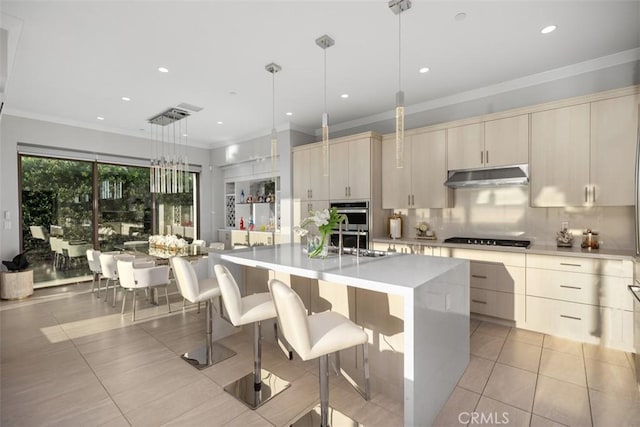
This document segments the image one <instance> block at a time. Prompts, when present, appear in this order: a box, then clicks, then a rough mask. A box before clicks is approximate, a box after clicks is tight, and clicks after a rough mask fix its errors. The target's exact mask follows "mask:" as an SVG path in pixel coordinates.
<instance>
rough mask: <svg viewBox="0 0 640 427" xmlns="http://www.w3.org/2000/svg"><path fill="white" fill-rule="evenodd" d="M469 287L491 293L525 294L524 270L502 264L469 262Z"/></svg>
mask: <svg viewBox="0 0 640 427" xmlns="http://www.w3.org/2000/svg"><path fill="white" fill-rule="evenodd" d="M470 272H471V277H470V279H469V283H470V285H471V287H474V288H482V289H489V290H493V291H502V292H511V293H516V294H524V293H525V269H524V268H523V267H512V266H508V265H507V266H505V265H503V264H497V263H488V262H478V261H471V265H470Z"/></svg>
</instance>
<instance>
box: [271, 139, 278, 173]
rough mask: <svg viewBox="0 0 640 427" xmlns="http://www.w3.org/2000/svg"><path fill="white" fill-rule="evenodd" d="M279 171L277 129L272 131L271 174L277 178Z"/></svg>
mask: <svg viewBox="0 0 640 427" xmlns="http://www.w3.org/2000/svg"><path fill="white" fill-rule="evenodd" d="M277 170H278V132H276V129H275V128H273V129H271V173H272V175H273V176H274V178H275V176H276V172H277Z"/></svg>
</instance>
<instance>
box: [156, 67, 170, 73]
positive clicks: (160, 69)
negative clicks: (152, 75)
mask: <svg viewBox="0 0 640 427" xmlns="http://www.w3.org/2000/svg"><path fill="white" fill-rule="evenodd" d="M158 71H160V72H161V73H168V72H169V69H168V68H166V67H158Z"/></svg>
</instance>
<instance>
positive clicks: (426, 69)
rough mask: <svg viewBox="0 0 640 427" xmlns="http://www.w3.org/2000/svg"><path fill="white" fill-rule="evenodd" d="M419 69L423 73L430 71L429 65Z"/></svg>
mask: <svg viewBox="0 0 640 427" xmlns="http://www.w3.org/2000/svg"><path fill="white" fill-rule="evenodd" d="M418 71H420V73H422V74H424V73H428V72H429V67H422V68H420V69H419V70H418Z"/></svg>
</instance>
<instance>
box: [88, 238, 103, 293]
mask: <svg viewBox="0 0 640 427" xmlns="http://www.w3.org/2000/svg"><path fill="white" fill-rule="evenodd" d="M86 254H87V263H89V270H91V273H93V274H92V280H91V293H94V288H95V285H96V281H97V282H98V294H97V295H96V297H97V298H100V285H101V284H102V268H101V267H100V251H98V250H95V249H87V252H86Z"/></svg>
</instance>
